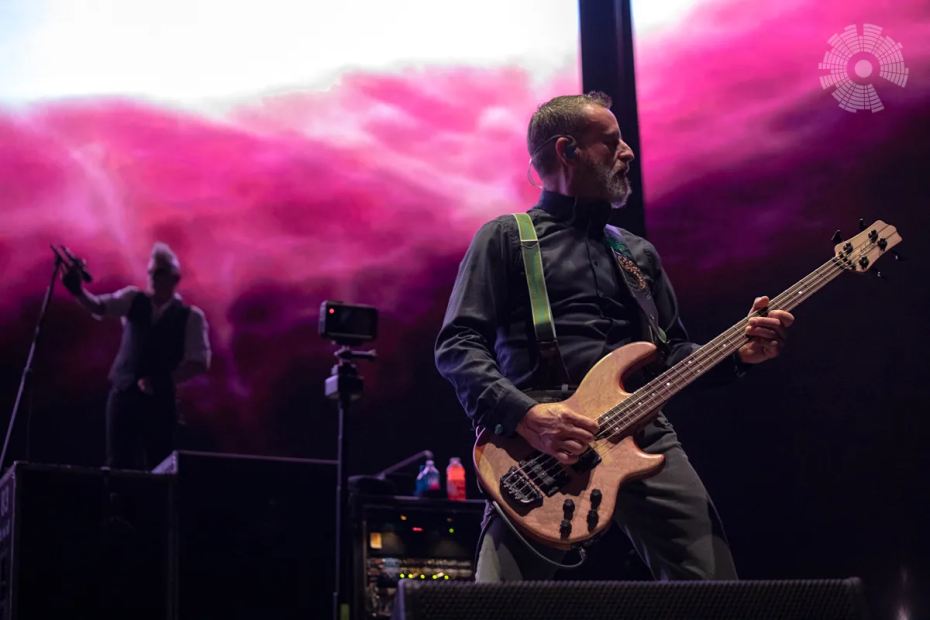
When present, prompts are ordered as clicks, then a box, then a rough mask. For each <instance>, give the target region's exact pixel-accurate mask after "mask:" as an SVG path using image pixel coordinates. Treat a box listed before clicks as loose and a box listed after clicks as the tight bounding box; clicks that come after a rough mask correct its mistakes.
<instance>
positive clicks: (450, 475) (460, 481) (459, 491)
mask: <svg viewBox="0 0 930 620" xmlns="http://www.w3.org/2000/svg"><path fill="white" fill-rule="evenodd" d="M446 493H448V495H449V499H452V500H456V501H462V500H464V499H465V468H464V467H463V466H462V461H461V460H460V459H459V457H457V456H453V457H452V458H451V459H449V466H448V467H446Z"/></svg>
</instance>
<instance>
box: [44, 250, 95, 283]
mask: <svg viewBox="0 0 930 620" xmlns="http://www.w3.org/2000/svg"><path fill="white" fill-rule="evenodd" d="M51 248H52V252H54V253H55V256H57V257H58V260H60V261H61V262H62V263H64V264H65V265H66V266H67V267H68V268H69V269H77V271H78V273H80V274H81V279H82V280H84V281H85V282H93V281H94V279H93V278H92V277H90V274H89V273H87V267H86V265H87V261H85V260H84V259H83V258H78V257H77V256H75V255H74V254H72V253H71V250H69V249H68V248H66V247H65V246H61V251H62V252H64V253H65V256H67V257H68V259H70V262H69V260H66V259H65V258H64V257H63V256H62V255H61V254H59V253H58V250H57V249H56V248H55V246H54V245H53V246H51Z"/></svg>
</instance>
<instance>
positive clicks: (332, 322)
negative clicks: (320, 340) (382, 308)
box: [320, 301, 378, 347]
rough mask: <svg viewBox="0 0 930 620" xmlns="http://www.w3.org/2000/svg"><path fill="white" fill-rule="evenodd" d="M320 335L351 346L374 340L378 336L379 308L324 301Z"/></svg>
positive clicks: (321, 312) (321, 311) (321, 308)
mask: <svg viewBox="0 0 930 620" xmlns="http://www.w3.org/2000/svg"><path fill="white" fill-rule="evenodd" d="M320 335H321V336H324V337H326V338H329V339H330V340H332V341H333V342H335V343H337V344H341V345H344V346H349V347H351V346H354V345H359V344H362V343H363V342H369V341H371V340H374V339H375V338H377V337H378V309H377V308H375V307H374V306H365V305H361V304H347V303H344V302H341V301H324V302H323V304H322V305H321V306H320Z"/></svg>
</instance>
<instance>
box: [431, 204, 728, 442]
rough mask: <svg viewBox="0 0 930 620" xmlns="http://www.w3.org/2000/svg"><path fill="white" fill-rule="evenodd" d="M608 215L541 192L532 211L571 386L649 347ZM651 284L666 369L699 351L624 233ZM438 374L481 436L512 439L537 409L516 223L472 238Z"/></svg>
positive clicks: (654, 271) (498, 223) (490, 226)
mask: <svg viewBox="0 0 930 620" xmlns="http://www.w3.org/2000/svg"><path fill="white" fill-rule="evenodd" d="M610 210H611V206H610V205H609V204H607V203H603V204H581V205H577V206H576V201H575V199H574V198H569V197H567V196H563V195H561V194H556V193H552V192H548V191H543V192H542V195H541V196H540V201H539V204H538V205H536V206H535V207H533V208H532V209H530V210H529V211H528V213H529V215H530V218H531V219H532V220H533V224H534V227H535V229H536V234H537V236H538V237H539V247H540V254H541V257H542V262H543V270H544V273H545V278H546V288H547V290H548V295H549V303H550V306H551V307H552V316H553V320H554V324H555V331H556V336H557V338H558V344H559V349H560V351H561V353H562V358H563V360H564V361H565V365H566V368H567V370H568V373H569V378H570V379H571V380H572V382H573V383H574V384H578V383H580V382H581V380H582V379H583V378H584V376H585V374H586V373H587V372H588V371H589V370H590V369H591V368H592V367H593V366H594V364H596V363H597V362H598V361H599V360H600V359H601V358H602V357H604V356H605V355H607V354H608V353H610V352H611V351H613V350H615V349H617V348H619V347H621V346H623V345H625V344H629V343H630V342H634V341H638V340H643V327H642V324H641V321H640V314H639V310H638V307H637V305H636V301H635V300H634V299H633V297H632V295H631V294H630V292H629V290H628V289H627V288H626V285H625V284H624V282H623V280H622V276H621V274H620V272H619V267H618V266H617V263H616V260H615V258H614V255H613V251H612V250H611V249H610V247H609V246H608V245H607V244H606V243H605V239H604V227H605V225H606V224H607V220H608V218H609V216H610V212H611V211H610ZM622 233H623V237H624V240H625V241H626V243H627V245H628V246H629V249H630V251H631V253H632V255H633V258H634V260H635V261H636V264H637V265H638V266H639V268H640V270H641V271H642V273H643V276H644V277H645V279H646V282H647V284H648V286H649V289H650V291H651V292H652V295H653V298H654V299H655V302H656V309H657V311H658V314H659V316H658V322H659V325H660V327H662V329H664V330H665V333H666V334H667V336H668V342H669V349H670V353H669V355H668V357H667V359H666V360H665V362H664V363H663V368H665V367H668V366H671V365H674V364H675V363H677V362H678V361H680V360H682V359H684V358H685V357H687V356H688V355H690V354H691V353H692V352H693V351H694V350H695V349H696V348H697V347H698V346H699V345H697V344H694V343H692V342H690V341H689V340H688V335H687V333H686V332H685V329H684V327H683V326H682V324H681V321H680V320H679V317H678V303H677V301H676V299H675V293H674V291H673V289H672V285H671V283H670V282H669V280H668V277H667V276H666V275H665V272H664V271H663V269H662V265H661V262H660V260H659V255H658V253H657V252H656V249H655V247H654V246H653V245H652V244H651V243H649V242H648V241H646V240H645V239H643V238H641V237H638V236H636V235H633V234H632V233H630V232H627V231H622ZM435 356H436V367H437V368H438V370H439V372H440V374H442V376H444V377H445V378H446V379H448V380H449V381H450V382H451V383H452V384H453V386H454V387H455V390H456V393H457V395H458V398H459V402H460V403H461V404H462V406H463V407H464V408H465V412H466V413H467V414H468V416H469V417H470V418H471V419H472V421H473V422H474V424H475V425H476V426H477V427H480V426H484V427H488V428H491V429H493V430H496V431H497V432H499V433H505V434H511V433H513V431H514V429H515V427H516V425H517V423H518V422H519V421H520V419H521V418H522V417H523V415H524V414H525V413H526V412H527V411H528V410H529V409H530V407H532V406H533V405H535V404H536V401H535V400H533V399H532V398H531V397H529V396H527V395H526V394H524V393H523V391H524V390H530V389H544V388H551V387H554V386H539V385H532V384H531V381H532V379H533V376H534V373H535V371H536V367H537V364H538V357H537V355H536V349H535V334H534V333H533V320H532V313H531V311H530V307H529V293H528V289H527V283H526V272H525V270H524V267H523V256H522V254H521V251H520V236H519V232H518V229H517V225H516V220H515V219H514V218H513V216H512V215H504V216H501V217H498V218H496V219H494V220H492V221H490V222H488V223H487V224H485V225H484V226H482V227H481V229H480V230H478V232H477V233H476V234H475V237H474V239H473V240H472V242H471V245H470V246H469V248H468V251H467V252H466V254H465V258H464V259H463V260H462V263H461V264H460V266H459V273H458V277H457V278H456V281H455V286H454V288H453V290H452V295H451V298H450V299H449V305H448V308H447V310H446V315H445V320H444V321H443V326H442V329H441V330H440V332H439V336H438V338H437V341H436V349H435ZM743 370H744V368H743V365H742V364H740V363H738V360H737V359H736V357H735V356H734V358H732V359H731V360H730V361H729V362H727V363H723V364H720V365H719V366H718V367H717V368H715V369H714V370H713V371H711V372H708V373H707V374H706V375H705V376H704V378H703V379H701V381H700V383H701V384H702V385H703V386H711V385H720V384H723V383H726V382H728V381H729V380H731V379H732V378H734V377H735V376H737V375H738V374H741V373H742V372H743Z"/></svg>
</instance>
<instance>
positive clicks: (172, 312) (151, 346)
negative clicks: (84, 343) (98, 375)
mask: <svg viewBox="0 0 930 620" xmlns="http://www.w3.org/2000/svg"><path fill="white" fill-rule="evenodd" d="M190 313H191V309H190V306H188V305H186V304H184V303H182V302H181V301H180V300H178V299H175V300H173V301H171V302H170V304H169V305H168V307H167V308H165V310H164V311H163V312H162V314H161V316H160V317H159V319H158V321H157V322H155V323H154V324H153V323H152V299H151V297H150V296H149V295H148V294H146V293H143V292H141V291H140V292H139V293H137V294H136V295H135V296H134V297H133V300H132V303H131V304H130V306H129V312H128V313H127V314H126V325H125V326H124V328H123V340H122V343H121V344H120V350H119V353H118V354H117V356H116V361H115V363H114V365H113V373H112V376H111V378H112V379H113V381H114V383H117V384H119V385H118V387H128V386H129V385H132V384H133V383H135V382H136V381H138V380H139V379H141V378H142V377H151V378H154V379H156V381H157V380H158V379H162V380H167V379H169V377H170V374H171V372H173V371H174V370H175V369H176V368H177V367H178V366H179V365H180V363H181V361H182V360H183V359H184V339H185V334H186V331H187V320H188V318H189V317H190ZM158 383H161V381H158Z"/></svg>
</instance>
